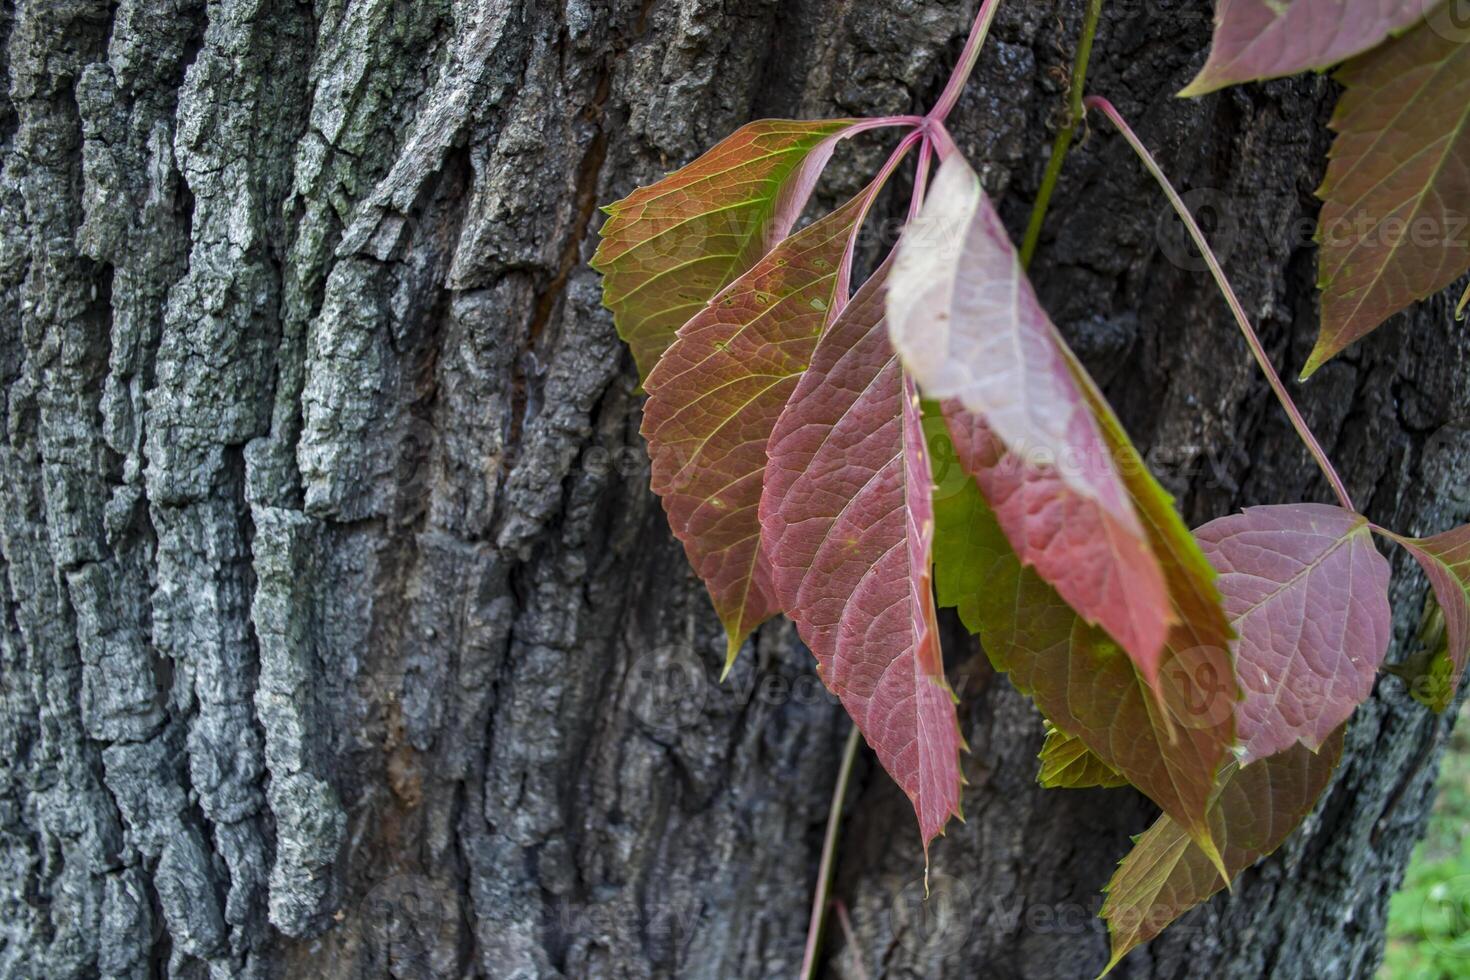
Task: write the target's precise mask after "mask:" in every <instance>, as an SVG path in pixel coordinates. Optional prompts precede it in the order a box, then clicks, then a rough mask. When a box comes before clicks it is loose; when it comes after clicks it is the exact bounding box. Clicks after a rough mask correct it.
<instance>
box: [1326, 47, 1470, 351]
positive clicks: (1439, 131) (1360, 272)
mask: <svg viewBox="0 0 1470 980" xmlns="http://www.w3.org/2000/svg"><path fill="white" fill-rule="evenodd" d="M1446 33H1447V32H1442V31H1439V30H1436V29H1435V25H1434V24H1425V25H1423V26H1421V27H1418V28H1416V29H1415V30H1413V31H1411V32H1409V33H1408V34H1405V35H1404V36H1403V37H1401V38H1397V39H1395V40H1393V41H1390V42H1389V43H1388V44H1385V45H1383V46H1382V47H1381V48H1378V49H1377V50H1375V51H1372V52H1369V53H1368V54H1365V55H1363V56H1362V57H1360V58H1356V59H1354V60H1353V61H1351V62H1349V63H1348V64H1347V65H1346V66H1344V67H1343V69H1342V71H1341V72H1339V73H1338V80H1339V81H1341V82H1342V84H1343V85H1344V86H1345V87H1346V89H1347V91H1345V92H1344V93H1343V95H1342V98H1341V99H1340V100H1339V101H1338V103H1337V111H1336V112H1335V113H1334V114H1333V117H1332V128H1333V129H1335V130H1336V131H1337V134H1338V135H1337V139H1336V141H1335V142H1334V143H1333V145H1332V153H1331V162H1330V163H1329V165H1328V168H1327V179H1326V180H1325V181H1324V182H1323V184H1322V187H1321V189H1320V190H1318V192H1317V195H1318V196H1319V197H1320V198H1322V201H1323V204H1322V215H1321V219H1320V222H1319V225H1318V229H1317V240H1318V243H1319V244H1320V246H1321V258H1320V264H1319V269H1318V284H1319V285H1320V286H1321V287H1322V332H1321V335H1320V336H1319V337H1318V340H1317V345H1316V347H1315V348H1314V349H1313V351H1312V355H1311V357H1310V358H1309V359H1308V361H1307V365H1306V367H1305V369H1304V370H1303V372H1302V376H1303V377H1306V376H1308V375H1310V374H1311V373H1312V372H1313V371H1315V370H1317V368H1318V367H1320V366H1321V365H1322V364H1323V363H1324V362H1326V361H1327V360H1328V359H1330V358H1331V357H1333V356H1334V355H1336V354H1337V353H1338V352H1339V351H1341V350H1343V349H1344V348H1345V347H1347V346H1348V345H1349V344H1351V343H1352V342H1353V341H1355V340H1357V339H1359V338H1360V337H1363V336H1364V335H1366V334H1368V333H1370V332H1372V331H1373V330H1374V329H1375V328H1376V327H1377V326H1378V325H1379V324H1381V323H1383V321H1384V320H1386V319H1388V318H1389V317H1390V316H1392V315H1393V314H1395V313H1397V312H1399V311H1400V310H1403V309H1405V308H1406V307H1408V306H1409V305H1410V304H1412V303H1414V302H1415V301H1417V300H1421V299H1424V298H1425V297H1427V296H1432V295H1434V294H1436V293H1438V292H1440V291H1441V290H1443V289H1445V288H1447V287H1448V286H1449V285H1450V284H1451V283H1453V282H1454V281H1455V280H1456V279H1458V278H1459V277H1460V276H1461V275H1463V274H1464V272H1465V270H1466V269H1467V268H1470V227H1467V211H1466V208H1467V203H1470V43H1467V41H1466V38H1464V37H1460V38H1459V39H1455V38H1452V37H1447V36H1445V34H1446Z"/></svg>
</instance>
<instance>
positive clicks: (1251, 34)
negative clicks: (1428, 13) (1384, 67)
mask: <svg viewBox="0 0 1470 980" xmlns="http://www.w3.org/2000/svg"><path fill="white" fill-rule="evenodd" d="M1433 2H1435V0H1220V2H1219V4H1218V5H1217V6H1216V7H1215V38H1214V41H1213V42H1212V44H1211V46H1210V58H1209V61H1207V62H1206V63H1205V67H1204V70H1202V71H1201V72H1200V73H1199V75H1198V76H1197V77H1196V78H1195V80H1194V81H1192V82H1190V83H1189V87H1188V88H1186V89H1185V90H1184V91H1182V92H1180V93H1179V94H1180V95H1183V96H1190V95H1204V94H1205V93H1207V92H1213V91H1215V90H1216V89H1221V88H1225V87H1226V86H1227V85H1238V84H1240V83H1241V82H1249V81H1254V80H1256V79H1261V78H1280V77H1281V76H1283V75H1295V74H1296V73H1297V72H1302V71H1307V70H1308V69H1312V68H1329V67H1331V66H1332V65H1335V64H1337V63H1338V62H1339V61H1343V60H1345V59H1347V58H1351V57H1352V56H1353V55H1355V54H1359V53H1361V52H1363V51H1367V50H1368V49H1369V48H1371V47H1374V46H1375V45H1377V44H1380V43H1382V42H1383V41H1384V39H1386V38H1387V37H1389V36H1390V35H1392V34H1395V33H1397V32H1399V31H1402V30H1404V29H1405V28H1407V27H1409V26H1411V25H1413V24H1414V23H1415V22H1417V21H1418V20H1419V19H1420V18H1421V17H1423V16H1424V13H1425V9H1426V6H1430V5H1432V4H1433Z"/></svg>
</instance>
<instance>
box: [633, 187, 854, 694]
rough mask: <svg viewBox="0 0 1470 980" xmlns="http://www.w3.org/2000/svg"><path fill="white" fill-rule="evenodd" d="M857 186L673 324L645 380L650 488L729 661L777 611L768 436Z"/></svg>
mask: <svg viewBox="0 0 1470 980" xmlns="http://www.w3.org/2000/svg"><path fill="white" fill-rule="evenodd" d="M871 199H872V194H871V192H870V191H864V192H863V193H862V194H859V195H858V196H857V197H855V198H853V199H852V200H851V201H849V202H848V203H847V204H845V205H843V206H842V207H841V208H840V209H838V210H837V211H835V212H833V213H832V214H830V215H828V216H827V217H825V218H823V219H822V220H820V221H818V222H816V223H814V224H812V225H811V226H810V227H808V228H806V229H804V230H803V231H801V232H798V233H797V234H796V235H793V236H792V237H791V238H789V239H787V240H786V241H784V242H782V243H781V244H780V245H778V246H777V247H776V248H775V249H773V250H772V251H771V253H770V254H769V255H767V256H766V257H765V258H763V259H762V260H761V261H760V262H758V263H757V264H756V266H755V267H754V268H753V269H751V270H750V272H748V273H746V274H745V275H744V276H741V277H740V278H739V279H738V280H736V281H735V282H734V283H732V284H731V285H730V287H729V288H727V289H726V290H725V291H724V292H723V293H721V294H720V296H718V297H717V298H716V299H715V300H714V301H713V302H712V303H710V305H709V306H708V307H706V308H705V309H704V311H703V312H701V313H700V314H699V315H698V316H696V317H695V318H694V319H693V320H690V321H689V323H687V324H685V326H684V327H683V328H681V329H680V330H679V334H678V339H677V340H675V342H674V343H673V345H672V346H671V347H669V349H668V351H667V353H665V354H664V356H663V358H662V359H660V360H659V362H658V366H657V367H656V368H655V369H654V371H653V373H652V374H651V375H649V377H648V381H647V384H646V387H647V390H648V402H647V404H646V405H645V407H644V414H643V435H644V437H645V438H646V439H647V440H648V451H649V456H650V459H651V461H652V464H653V475H652V481H651V482H652V485H653V490H654V492H655V493H657V494H658V495H659V496H660V497H662V498H663V504H664V510H665V511H666V512H667V513H668V516H669V526H670V527H671V528H673V531H674V535H675V536H676V537H678V539H679V540H680V541H682V542H683V543H684V550H685V552H686V553H687V554H688V555H689V561H690V564H692V565H693V566H694V570H695V571H696V572H697V573H698V574H699V576H700V578H702V579H704V583H705V585H706V587H707V588H708V589H709V593H710V598H711V599H712V600H713V601H714V606H715V611H716V612H717V613H718V614H719V616H720V621H721V622H722V623H724V624H725V632H726V634H727V636H728V638H729V650H728V655H727V659H726V669H728V666H729V664H730V663H733V662H734V659H735V655H736V654H737V653H738V652H739V650H740V645H741V644H742V643H743V642H744V640H745V637H747V636H748V635H749V634H750V632H751V631H752V630H753V629H755V628H756V627H757V626H759V625H760V624H761V623H762V622H764V621H765V620H767V619H769V618H770V617H771V616H773V615H775V614H776V613H777V612H778V611H779V605H778V603H777V602H776V598H775V594H774V593H773V592H772V588H771V580H770V568H769V565H768V564H767V563H766V561H765V559H764V557H763V556H762V554H761V549H760V521H759V517H758V514H757V508H758V507H759V505H760V495H761V480H762V474H763V473H764V471H765V468H766V441H767V439H769V438H770V435H771V428H772V427H773V426H774V425H775V424H776V419H777V418H778V417H779V416H780V414H781V410H782V408H784V407H785V405H786V400H787V399H788V398H790V397H791V393H792V392H793V391H794V390H795V389H796V384H797V381H798V380H799V379H800V378H801V374H802V372H803V371H805V370H806V366H807V361H808V360H809V359H810V358H811V353H812V350H813V348H814V347H815V346H816V343H817V337H818V336H820V335H821V333H822V331H823V329H824V328H825V327H826V324H827V322H828V319H829V317H830V316H831V315H832V312H833V310H834V309H835V308H836V307H837V306H838V305H839V303H840V299H839V297H838V295H837V293H838V289H839V284H838V278H839V277H838V270H839V268H840V267H841V266H842V264H843V259H844V256H845V255H846V253H847V250H848V247H849V243H850V242H851V240H852V238H853V235H854V233H855V231H856V229H857V226H858V225H859V224H860V223H861V221H862V216H863V214H864V213H865V212H866V210H867V208H868V206H869V204H870V203H871Z"/></svg>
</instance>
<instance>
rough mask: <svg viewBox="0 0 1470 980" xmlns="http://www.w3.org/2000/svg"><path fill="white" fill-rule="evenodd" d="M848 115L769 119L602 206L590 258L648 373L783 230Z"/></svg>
mask: <svg viewBox="0 0 1470 980" xmlns="http://www.w3.org/2000/svg"><path fill="white" fill-rule="evenodd" d="M852 125H853V121H852V120H848V119H833V120H822V121H814V122H805V121H800V120H781V119H767V120H762V121H760V122H754V123H751V124H749V125H747V126H744V127H742V128H741V129H739V130H737V131H736V132H734V133H732V134H731V135H730V136H728V137H726V138H725V139H724V140H723V141H721V142H720V143H718V144H717V145H716V146H715V147H714V148H712V149H711V150H710V151H709V152H708V153H706V154H704V155H703V156H701V157H700V158H699V159H697V160H695V161H694V162H693V163H691V164H689V165H688V166H686V167H684V168H682V169H680V170H678V171H676V172H674V173H672V174H670V175H669V176H667V177H665V178H664V179H663V180H661V181H659V182H658V183H656V184H653V185H651V186H649V187H640V188H639V189H638V190H636V191H634V192H633V193H632V194H630V195H628V196H627V197H626V198H624V199H623V200H621V201H618V202H617V203H616V204H612V205H610V206H608V207H607V208H606V211H607V213H608V215H609V217H608V220H607V222H606V223H605V224H604V225H603V226H602V241H601V243H600V244H599V246H598V249H597V254H596V255H595V256H594V257H593V259H592V267H593V268H594V269H596V270H597V271H598V272H600V273H602V275H603V294H602V297H603V304H604V305H605V306H607V308H608V309H610V310H612V311H613V319H614V321H615V322H616V324H617V328H618V335H619V336H621V337H622V338H623V340H624V341H625V342H626V343H627V344H628V346H629V347H631V348H632V350H633V357H634V359H635V360H636V361H637V362H638V374H639V377H640V378H645V379H646V378H647V377H648V375H649V374H650V373H651V372H652V371H653V366H654V365H655V364H656V363H657V362H658V359H659V357H660V356H661V355H662V354H663V352H664V351H665V350H666V349H667V348H668V346H669V345H670V344H671V343H673V341H674V334H675V332H676V331H677V330H678V329H679V328H680V327H681V326H683V325H684V324H685V323H686V322H688V321H689V320H690V319H691V318H692V317H693V316H694V315H695V314H697V313H698V312H699V311H700V310H702V309H703V308H704V306H705V304H706V303H708V302H709V301H710V300H711V299H712V298H713V297H714V296H715V294H716V293H718V292H719V291H720V290H721V289H723V288H724V287H725V286H727V285H729V284H730V283H731V282H733V281H734V280H735V279H736V278H737V277H739V276H740V275H741V274H742V273H744V272H745V271H746V270H748V269H750V268H751V267H752V266H753V265H755V263H756V261H757V260H758V259H760V258H761V256H763V255H765V254H766V253H767V252H769V251H770V250H771V249H772V248H773V247H774V246H775V245H776V243H777V242H779V241H781V239H783V238H785V237H786V236H787V235H788V234H789V233H790V232H791V228H792V227H793V225H794V224H795V223H796V219H797V218H798V217H800V214H801V210H802V208H803V207H804V206H805V204H806V201H807V199H808V197H809V196H810V194H811V190H812V187H813V185H814V184H815V182H816V179H817V177H818V175H819V174H820V173H821V171H822V168H823V167H824V166H825V165H826V163H827V160H828V159H829V158H830V157H831V155H832V149H833V147H834V145H835V143H836V141H837V139H838V138H839V137H840V136H841V135H842V133H843V131H844V130H846V129H849V128H850V127H852Z"/></svg>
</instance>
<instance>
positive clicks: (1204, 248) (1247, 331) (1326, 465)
mask: <svg viewBox="0 0 1470 980" xmlns="http://www.w3.org/2000/svg"><path fill="white" fill-rule="evenodd" d="M1083 106H1084V108H1087V109H1096V110H1098V111H1099V112H1101V113H1102V114H1103V115H1104V116H1106V117H1107V118H1108V121H1109V122H1111V123H1112V124H1113V125H1114V126H1115V127H1116V128H1117V130H1118V132H1119V133H1121V134H1122V136H1123V139H1125V140H1126V141H1127V142H1128V145H1129V146H1130V147H1132V148H1133V152H1134V153H1135V154H1137V156H1138V159H1139V160H1141V161H1142V162H1143V165H1144V167H1146V168H1147V169H1148V172H1149V173H1150V174H1152V175H1153V178H1154V180H1156V181H1157V182H1158V184H1159V187H1161V188H1162V189H1163V191H1164V196H1166V197H1167V198H1168V199H1169V204H1170V205H1172V206H1173V208H1174V211H1175V212H1176V213H1177V214H1178V215H1179V220H1180V221H1183V222H1184V227H1185V228H1187V229H1188V230H1189V236H1190V237H1191V238H1193V239H1194V244H1195V246H1196V247H1198V248H1199V250H1200V254H1201V255H1203V256H1204V259H1205V263H1206V264H1207V265H1208V266H1209V268H1210V275H1212V276H1214V277H1215V285H1217V286H1219V287H1220V292H1221V293H1222V294H1224V296H1225V302H1226V303H1228V304H1230V312H1231V313H1233V314H1235V322H1236V323H1238V324H1239V325H1240V332H1241V333H1242V334H1244V335H1245V342H1246V345H1247V346H1248V347H1250V350H1251V354H1252V355H1254V356H1255V359H1256V363H1257V364H1259V365H1260V367H1261V371H1262V372H1263V373H1264V374H1265V375H1266V380H1267V381H1268V382H1270V384H1271V390H1272V391H1274V392H1275V393H1276V397H1277V399H1278V400H1280V402H1281V407H1282V408H1284V409H1286V414H1287V415H1288V416H1289V417H1290V418H1291V424H1292V426H1293V427H1294V428H1295V429H1296V432H1297V435H1298V436H1300V437H1301V440H1302V442H1303V443H1305V444H1306V447H1307V449H1308V450H1309V451H1310V452H1311V454H1312V457H1313V458H1314V459H1316V461H1317V466H1318V467H1320V468H1321V470H1322V474H1323V475H1324V476H1326V477H1327V482H1328V483H1329V484H1331V485H1332V491H1333V493H1335V494H1336V495H1337V500H1338V502H1339V503H1340V504H1342V506H1343V507H1344V508H1345V509H1347V510H1350V511H1354V512H1356V511H1357V508H1356V507H1354V506H1353V501H1352V498H1351V497H1350V496H1348V492H1347V486H1346V485H1345V484H1344V483H1343V482H1342V477H1340V476H1338V474H1337V470H1336V469H1334V468H1333V466H1332V461H1331V460H1330V459H1328V458H1327V453H1326V452H1325V451H1323V449H1322V446H1321V444H1320V443H1319V442H1317V437H1316V436H1314V435H1312V430H1311V429H1310V428H1308V427H1307V421H1306V419H1304V418H1302V413H1301V412H1300V411H1299V410H1298V409H1297V407H1296V403H1295V402H1293V401H1292V400H1291V394H1290V393H1289V392H1288V391H1287V390H1286V385H1285V384H1283V383H1282V381H1281V376H1280V375H1279V374H1277V373H1276V368H1275V367H1274V366H1273V365H1272V364H1271V359H1270V358H1269V357H1267V356H1266V348H1265V347H1263V346H1261V338H1260V337H1258V336H1256V330H1255V328H1254V327H1252V326H1251V322H1250V320H1249V319H1248V318H1247V317H1246V315H1245V309H1244V307H1242V306H1241V305H1240V300H1239V299H1238V298H1237V297H1236V295H1235V290H1234V289H1232V288H1231V286H1230V280H1228V279H1226V278H1225V270H1223V269H1222V268H1220V261H1219V259H1217V258H1215V253H1214V251H1212V250H1211V248H1210V243H1209V242H1208V241H1206V240H1205V235H1204V232H1202V231H1201V230H1200V227H1199V225H1198V224H1197V223H1196V222H1195V220H1194V216H1193V215H1192V214H1190V213H1189V208H1187V207H1186V206H1185V204H1184V201H1183V200H1182V199H1181V198H1180V197H1179V194H1178V192H1177V191H1175V190H1174V185H1173V184H1171V183H1169V178H1168V177H1166V176H1165V175H1164V171H1163V169H1162V168H1160V167H1159V164H1158V161H1156V160H1155V159H1154V157H1153V154H1151V153H1149V151H1148V147H1146V146H1144V145H1143V141H1142V140H1140V139H1139V138H1138V134H1137V133H1135V132H1134V131H1133V127H1131V126H1129V125H1128V121H1127V120H1126V119H1124V118H1123V116H1122V114H1121V113H1119V112H1118V110H1117V109H1116V108H1114V106H1113V104H1112V103H1111V102H1109V101H1108V100H1107V99H1105V98H1103V97H1102V96H1099V95H1090V96H1088V97H1087V98H1085V99H1084V100H1083Z"/></svg>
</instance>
